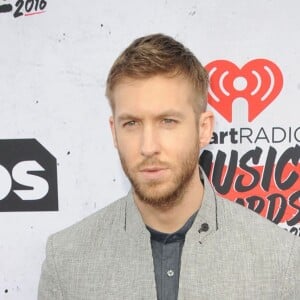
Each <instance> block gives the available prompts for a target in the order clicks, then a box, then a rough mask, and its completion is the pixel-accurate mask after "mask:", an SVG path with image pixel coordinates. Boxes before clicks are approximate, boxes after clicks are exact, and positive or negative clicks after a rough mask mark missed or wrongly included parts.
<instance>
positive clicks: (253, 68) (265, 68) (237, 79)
mask: <svg viewBox="0 0 300 300" xmlns="http://www.w3.org/2000/svg"><path fill="white" fill-rule="evenodd" d="M205 68H206V70H207V71H208V73H209V77H210V89H209V94H208V103H209V104H210V105H211V106H212V107H214V108H215V109H216V110H217V111H218V112H219V113H220V114H221V115H222V116H223V117H224V118H225V119H226V120H227V121H228V122H232V103H233V102H234V100H235V99H237V98H244V99H245V100H247V102H248V121H249V122H252V121H253V120H254V119H255V118H256V117H257V116H258V115H259V114H260V113H261V112H262V111H263V110H264V109H265V108H266V107H267V106H268V105H269V104H270V103H271V102H272V101H274V100H275V98H276V97H277V96H278V94H279V93H280V91H281V89H282V86H283V76H282V73H281V71H280V69H279V68H278V67H277V66H276V65H275V64H274V63H273V62H271V61H269V60H267V59H254V60H251V61H249V62H248V63H247V64H245V65H244V66H243V67H242V68H241V69H240V68H238V67H237V66H236V65H235V64H234V63H232V62H230V61H228V60H215V61H212V62H211V63H209V64H207V65H206V67H205Z"/></svg>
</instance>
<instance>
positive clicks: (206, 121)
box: [199, 111, 214, 148]
mask: <svg viewBox="0 0 300 300" xmlns="http://www.w3.org/2000/svg"><path fill="white" fill-rule="evenodd" d="M213 129H214V115H213V113H212V112H210V111H205V112H203V113H201V115H200V117H199V143H200V148H203V147H205V146H206V145H208V144H209V142H210V140H211V137H212V133H213Z"/></svg>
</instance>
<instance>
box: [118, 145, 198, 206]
mask: <svg viewBox="0 0 300 300" xmlns="http://www.w3.org/2000/svg"><path fill="white" fill-rule="evenodd" d="M119 156H120V161H121V164H122V167H123V170H124V172H125V174H126V175H127V177H128V179H129V181H130V182H131V185H132V187H133V190H134V193H135V195H136V196H137V197H138V199H139V200H140V201H142V202H143V203H145V204H148V205H151V206H153V207H156V208H169V207H172V206H174V205H176V204H177V203H179V202H180V201H181V200H182V198H183V197H184V195H185V193H186V191H187V189H188V188H189V186H190V184H191V181H192V179H193V176H194V173H195V169H196V168H198V157H199V147H198V145H197V143H196V141H195V143H194V145H193V147H191V149H190V151H189V152H187V153H186V154H185V156H184V157H182V156H181V157H180V158H179V160H180V161H181V163H180V164H179V165H178V166H177V170H172V169H170V170H171V171H172V172H173V176H172V178H171V182H166V181H163V182H161V181H160V180H157V181H156V180H153V181H150V182H148V183H145V182H140V180H139V179H138V178H137V176H136V175H135V174H137V172H138V169H139V168H140V167H141V166H143V167H145V166H151V165H165V166H167V167H170V166H169V165H168V164H165V163H163V162H161V161H159V160H158V159H157V158H154V157H150V158H146V159H144V160H143V162H141V163H140V164H139V167H136V168H134V170H130V169H129V166H128V164H127V162H126V160H125V158H124V157H123V156H122V154H121V153H120V152H119ZM174 172H175V173H174Z"/></svg>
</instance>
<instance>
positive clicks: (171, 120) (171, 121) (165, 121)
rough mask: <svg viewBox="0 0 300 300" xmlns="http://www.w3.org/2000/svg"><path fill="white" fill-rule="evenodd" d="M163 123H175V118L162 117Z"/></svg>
mask: <svg viewBox="0 0 300 300" xmlns="http://www.w3.org/2000/svg"><path fill="white" fill-rule="evenodd" d="M163 123H165V124H172V123H176V120H173V119H163Z"/></svg>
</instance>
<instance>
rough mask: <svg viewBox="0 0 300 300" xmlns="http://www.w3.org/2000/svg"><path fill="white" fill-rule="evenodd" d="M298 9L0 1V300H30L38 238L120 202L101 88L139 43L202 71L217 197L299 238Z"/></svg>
mask: <svg viewBox="0 0 300 300" xmlns="http://www.w3.org/2000/svg"><path fill="white" fill-rule="evenodd" d="M299 9H300V4H299V1H296V0H290V1H288V2H284V1H281V0H254V1H234V0H227V1H221V0H201V1H200V0H194V1H193V0H189V1H180V0H173V1H167V0H165V1H163V0H151V1H139V0H128V1H114V0H102V1H79V0H64V1H58V0H0V37H1V46H0V104H1V106H0V107H1V109H0V257H1V258H0V299H12V300H18V299H20V300H21V299H22V300H24V299H28V300H29V299H35V298H36V296H37V286H38V280H39V276H40V268H41V263H42V261H43V259H44V255H45V243H46V239H47V237H48V236H49V234H51V233H53V232H56V231H58V230H60V229H62V228H65V227H67V226H69V225H71V224H73V223H74V222H76V221H78V220H80V219H82V218H83V217H85V216H87V215H89V214H91V213H93V212H95V211H96V210H98V209H100V208H101V207H104V206H105V205H107V204H108V203H111V202H112V201H114V200H115V199H117V198H118V197H120V196H122V195H124V194H125V193H126V192H127V190H128V188H129V184H128V182H127V180H126V178H125V177H124V175H123V173H122V170H121V167H120V163H119V160H118V156H117V153H116V151H115V149H114V147H113V143H112V139H111V136H110V130H109V126H108V118H109V115H110V110H109V106H108V104H107V100H106V99H105V97H104V89H105V80H106V76H107V73H108V71H109V68H110V66H111V65H112V63H113V61H114V59H115V58H116V57H117V55H118V54H119V53H120V52H121V51H122V50H123V49H124V48H125V47H126V46H127V45H128V44H129V43H130V42H131V41H132V40H133V39H135V38H137V37H139V36H141V35H145V34H150V33H156V32H163V33H166V34H169V35H171V36H173V37H175V38H176V39H178V40H179V41H181V42H183V43H184V44H185V45H186V46H188V47H189V48H190V49H191V50H192V51H193V52H194V53H195V54H196V55H197V57H198V58H199V59H200V61H201V62H202V63H203V64H204V65H205V66H206V68H207V70H208V71H209V74H210V78H211V88H210V92H209V109H210V110H212V111H213V112H214V113H215V115H216V128H215V132H214V135H213V138H212V141H211V144H210V146H209V147H208V148H207V149H206V150H205V151H203V152H202V155H201V159H202V165H203V168H204V170H205V172H206V173H207V174H208V175H209V177H210V179H211V181H212V182H213V184H214V186H215V188H216V190H217V192H218V193H219V194H221V195H223V196H224V197H226V198H228V199H230V200H231V201H236V202H238V203H239V204H241V205H244V206H246V207H249V209H252V210H255V211H256V212H257V213H259V214H261V215H262V216H263V217H266V218H268V219H270V220H271V221H273V222H274V223H276V224H278V226H281V227H283V228H285V229H286V230H288V231H290V232H291V233H290V234H295V235H300V223H299V222H300V199H299V198H300V179H299V175H300V164H299V156H300V148H299V144H300V143H299V142H300V124H299V109H300V102H299V99H300V79H299V78H300V68H299V63H300V40H299V34H300V19H299ZM283 230H284V229H283Z"/></svg>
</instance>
